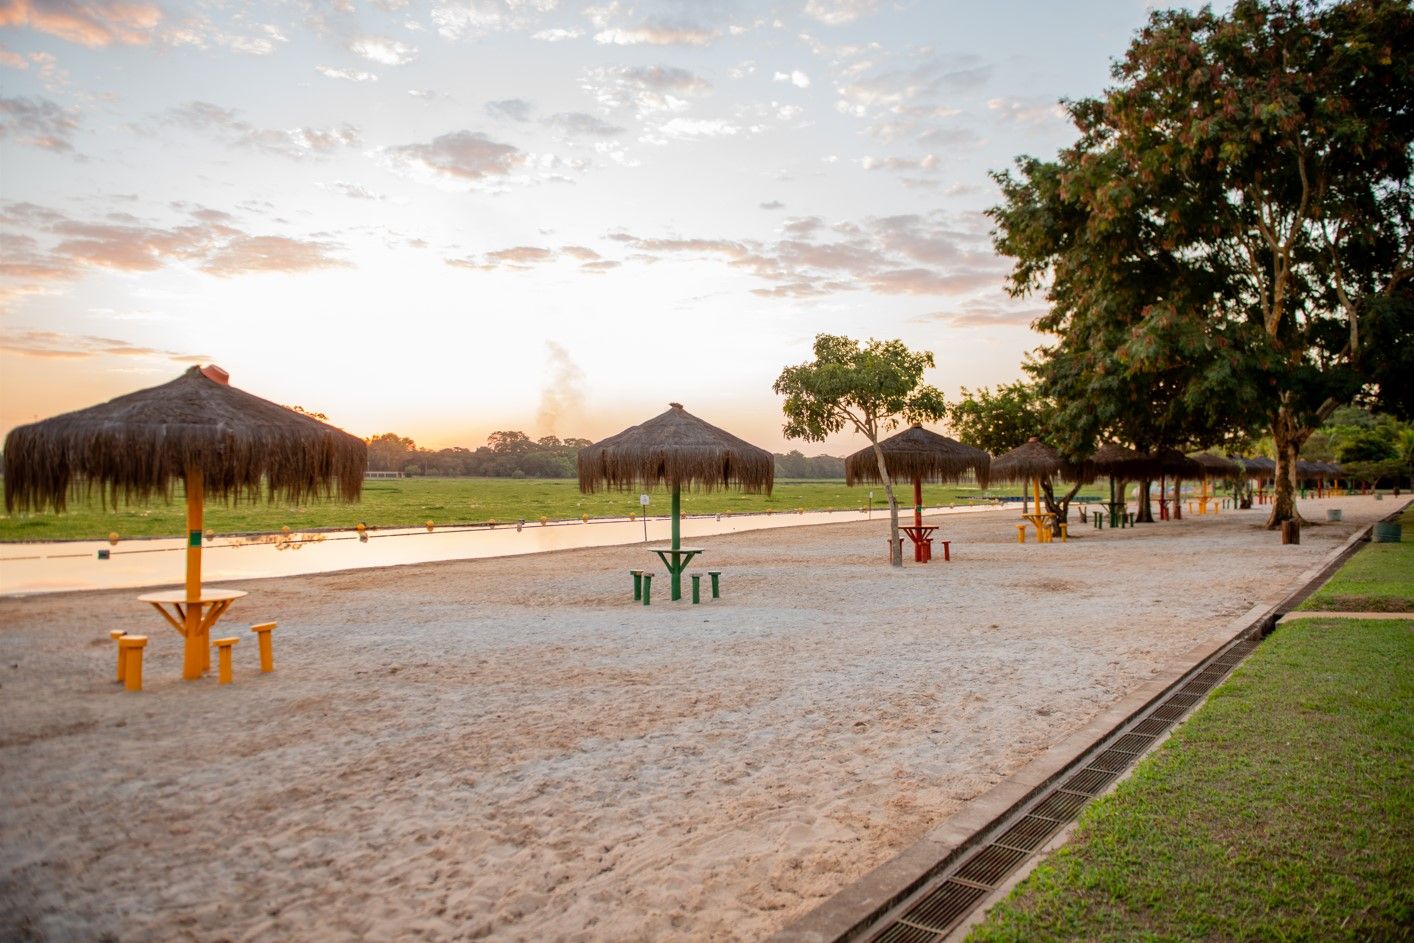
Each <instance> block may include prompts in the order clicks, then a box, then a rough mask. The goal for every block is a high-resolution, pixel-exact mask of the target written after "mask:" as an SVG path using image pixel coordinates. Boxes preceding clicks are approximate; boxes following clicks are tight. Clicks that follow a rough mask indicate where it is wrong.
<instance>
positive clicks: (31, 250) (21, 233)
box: [0, 203, 349, 291]
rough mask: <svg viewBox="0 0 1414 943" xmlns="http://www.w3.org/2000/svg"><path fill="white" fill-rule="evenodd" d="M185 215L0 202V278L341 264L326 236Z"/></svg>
mask: <svg viewBox="0 0 1414 943" xmlns="http://www.w3.org/2000/svg"><path fill="white" fill-rule="evenodd" d="M186 217H187V218H186V220H185V221H184V222H182V223H180V224H178V225H175V226H159V225H154V224H152V223H149V222H146V221H144V220H141V219H138V218H137V217H134V216H132V215H130V214H127V213H109V214H108V215H107V216H105V217H103V218H101V219H98V220H85V219H77V218H74V217H71V216H68V215H66V214H64V213H61V212H59V211H56V210H53V209H50V208H48V207H43V206H37V205H35V204H32V203H6V204H4V205H3V206H0V225H3V226H4V227H5V230H6V232H5V241H4V242H3V243H0V249H3V253H2V254H0V257H3V262H0V280H3V281H4V282H6V287H7V288H9V289H11V290H16V289H18V290H21V291H33V290H38V289H39V288H41V287H42V285H43V284H44V283H52V282H56V281H74V280H77V279H79V278H81V277H82V276H83V275H84V274H85V272H86V271H87V270H90V269H106V270H110V271H117V272H151V271H156V270H158V269H162V268H165V267H167V266H170V265H179V264H186V265H191V266H194V267H195V268H196V269H198V270H199V271H203V272H206V273H208V274H211V275H218V276H233V275H242V274H252V273H261V272H283V273H297V272H307V271H312V270H315V269H325V268H335V267H344V266H347V265H348V264H349V263H348V262H346V261H344V260H343V259H340V258H338V257H337V255H336V254H335V253H337V252H338V251H339V250H340V249H341V248H342V246H339V245H338V244H336V243H334V242H331V241H329V240H328V239H298V238H294V237H289V236H280V235H269V234H252V233H249V232H246V231H245V230H244V229H243V228H241V227H240V226H239V225H237V221H236V220H235V218H234V217H232V216H231V215H230V214H228V213H225V212H223V211H221V210H216V209H210V208H207V207H191V208H187V211H186Z"/></svg>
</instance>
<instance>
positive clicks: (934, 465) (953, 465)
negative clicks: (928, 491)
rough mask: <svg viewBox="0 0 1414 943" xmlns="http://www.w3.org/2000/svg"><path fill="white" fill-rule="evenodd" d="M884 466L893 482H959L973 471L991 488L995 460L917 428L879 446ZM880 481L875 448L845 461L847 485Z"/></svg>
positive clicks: (859, 452)
mask: <svg viewBox="0 0 1414 943" xmlns="http://www.w3.org/2000/svg"><path fill="white" fill-rule="evenodd" d="M879 449H880V450H881V451H882V452H883V453H884V467H885V468H886V469H888V472H889V478H890V479H891V480H893V481H912V480H913V479H915V478H919V479H922V480H923V481H937V482H957V481H961V480H962V478H963V476H964V475H966V474H967V473H968V472H969V471H970V472H972V473H973V474H974V475H976V476H977V484H978V485H979V486H981V487H983V488H985V487H987V484H988V474H989V472H990V470H991V466H992V457H991V456H990V455H988V454H987V453H986V452H984V451H982V450H981V449H977V448H973V447H972V446H970V445H963V444H962V443H961V442H959V441H957V440H956V439H950V438H948V437H947V436H945V435H938V433H936V432H930V431H928V430H927V429H924V428H923V427H922V426H919V425H916V424H915V425H913V426H910V427H909V428H907V429H905V430H903V431H902V432H900V433H898V434H897V435H891V436H889V437H888V438H887V439H885V440H884V441H882V442H880V443H879ZM878 480H879V462H878V459H876V458H875V456H874V447H873V446H872V445H871V446H868V447H866V448H862V449H860V450H859V451H858V452H855V453H854V454H853V455H850V456H849V457H847V458H846V459H845V460H844V481H845V484H847V485H849V486H851V487H853V486H854V485H856V484H858V483H859V482H861V481H878Z"/></svg>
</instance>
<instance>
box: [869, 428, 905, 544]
mask: <svg viewBox="0 0 1414 943" xmlns="http://www.w3.org/2000/svg"><path fill="white" fill-rule="evenodd" d="M870 444H871V445H873V446H874V460H875V461H876V462H878V463H879V480H880V481H882V482H883V483H884V494H886V495H888V498H889V565H890V566H903V547H901V546H899V542H898V498H896V497H894V485H893V482H892V481H890V480H889V468H888V465H887V464H885V462H884V450H883V449H881V448H879V443H878V442H876V441H874V440H873V439H871V440H870Z"/></svg>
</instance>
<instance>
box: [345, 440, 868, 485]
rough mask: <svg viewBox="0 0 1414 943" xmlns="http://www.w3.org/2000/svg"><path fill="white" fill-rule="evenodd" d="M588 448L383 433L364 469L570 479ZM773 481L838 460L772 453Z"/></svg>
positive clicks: (812, 472) (815, 473)
mask: <svg viewBox="0 0 1414 943" xmlns="http://www.w3.org/2000/svg"><path fill="white" fill-rule="evenodd" d="M591 444H592V443H591V442H590V441H589V440H588V439H576V438H567V439H561V438H558V437H557V436H552V435H550V436H544V437H542V438H539V439H532V438H531V437H530V436H528V435H526V434H525V433H524V432H513V431H504V432H493V433H491V435H490V436H489V437H487V439H486V444H485V445H483V446H479V447H477V448H475V449H469V448H465V447H462V446H457V447H454V448H447V449H422V448H418V447H417V443H416V442H414V441H413V440H412V439H409V438H406V437H405V436H400V435H398V434H397V433H395V432H385V433H384V434H383V435H379V436H374V437H373V438H371V439H369V440H368V470H369V471H385V472H402V473H403V474H404V475H409V476H418V477H424V476H430V477H443V478H453V477H468V478H573V477H575V475H576V474H577V471H576V467H575V456H576V454H577V453H578V452H579V450H580V449H581V448H583V447H585V446H586V445H591ZM776 477H778V478H832V479H838V478H843V477H844V459H842V458H838V457H836V456H834V455H811V456H806V455H802V454H801V453H800V452H798V451H795V450H792V451H790V452H787V453H785V454H784V455H781V454H779V453H778V454H777V455H776Z"/></svg>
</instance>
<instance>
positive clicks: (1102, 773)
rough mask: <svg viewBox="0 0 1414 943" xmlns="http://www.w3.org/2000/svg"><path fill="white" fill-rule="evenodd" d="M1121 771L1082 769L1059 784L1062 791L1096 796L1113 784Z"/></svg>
mask: <svg viewBox="0 0 1414 943" xmlns="http://www.w3.org/2000/svg"><path fill="white" fill-rule="evenodd" d="M1121 772H1122V770H1117V769H1115V770H1104V769H1095V768H1093V767H1091V768H1089V769H1083V770H1081V771H1080V772H1078V773H1076V774H1075V775H1074V776H1072V777H1070V778H1069V779H1067V780H1066V781H1065V782H1064V783H1062V784H1061V788H1062V789H1069V790H1070V791H1071V792H1083V793H1085V794H1086V795H1087V796H1098V795H1099V794H1100V792H1101V791H1102V790H1103V789H1104V788H1105V787H1106V786H1108V785H1109V784H1110V783H1112V782H1114V781H1115V779H1116V778H1118V777H1119V774H1120V773H1121Z"/></svg>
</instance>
